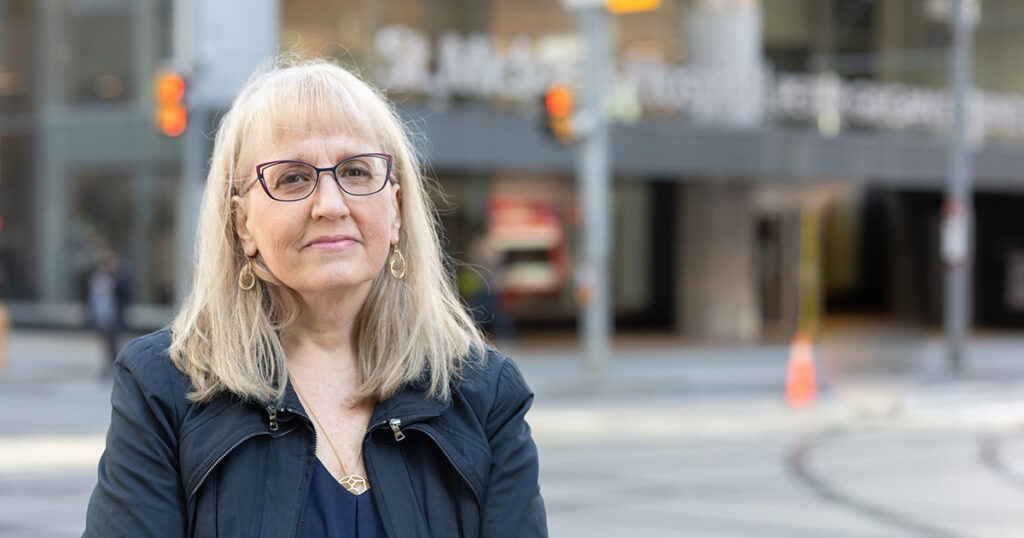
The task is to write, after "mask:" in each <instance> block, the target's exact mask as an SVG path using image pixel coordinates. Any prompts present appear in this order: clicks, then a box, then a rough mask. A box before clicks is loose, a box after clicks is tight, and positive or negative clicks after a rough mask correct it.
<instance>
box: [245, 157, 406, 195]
mask: <svg viewBox="0 0 1024 538" xmlns="http://www.w3.org/2000/svg"><path fill="white" fill-rule="evenodd" d="M334 172H335V174H336V175H337V178H338V183H339V184H340V185H341V188H342V190H344V191H345V192H347V193H349V194H354V195H357V196H359V195H367V194H373V193H375V192H377V191H379V190H380V189H381V188H382V187H383V186H384V182H385V181H387V175H388V161H387V159H385V158H384V157H381V156H375V155H362V156H358V157H353V158H350V159H346V160H344V161H342V162H341V163H339V164H338V165H337V166H336V167H335V169H334ZM317 176H318V173H317V170H316V168H315V167H313V165H311V164H307V163H302V162H295V161H288V162H281V163H276V164H272V165H270V166H267V167H266V168H264V169H263V180H264V182H265V183H266V185H267V190H269V191H270V194H271V196H273V197H274V198H277V199H278V200H300V199H302V198H305V197H307V196H309V195H310V194H312V192H313V189H314V188H316V184H317Z"/></svg>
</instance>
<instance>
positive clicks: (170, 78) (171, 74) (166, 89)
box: [153, 69, 188, 136]
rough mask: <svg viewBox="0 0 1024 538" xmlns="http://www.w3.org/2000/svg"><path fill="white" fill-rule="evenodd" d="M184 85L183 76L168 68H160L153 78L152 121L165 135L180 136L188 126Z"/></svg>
mask: <svg viewBox="0 0 1024 538" xmlns="http://www.w3.org/2000/svg"><path fill="white" fill-rule="evenodd" d="M185 87H186V83H185V77H183V76H181V74H180V73H178V72H176V71H173V70H170V69H161V70H160V71H158V72H157V74H156V76H155V77H154V78H153V92H154V107H155V108H154V111H153V121H154V123H155V124H156V127H157V129H159V130H160V132H161V133H163V134H164V135H166V136H180V135H181V133H184V132H185V128H186V127H187V126H188V109H187V108H186V107H185Z"/></svg>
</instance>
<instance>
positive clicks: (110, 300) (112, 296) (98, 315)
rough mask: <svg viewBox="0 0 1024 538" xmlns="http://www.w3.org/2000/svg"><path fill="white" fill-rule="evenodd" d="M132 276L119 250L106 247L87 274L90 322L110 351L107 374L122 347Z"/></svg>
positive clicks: (106, 364) (104, 366)
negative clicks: (119, 254)
mask: <svg viewBox="0 0 1024 538" xmlns="http://www.w3.org/2000/svg"><path fill="white" fill-rule="evenodd" d="M130 291H131V277H130V275H129V273H128V269H127V266H126V265H125V264H124V263H122V261H121V259H120V257H118V255H117V253H116V252H114V251H113V250H111V249H109V248H104V249H102V250H101V251H100V252H99V254H98V255H97V256H96V262H95V264H94V267H93V268H92V270H91V271H89V273H88V275H87V276H86V305H87V307H88V312H89V323H90V325H91V326H92V328H93V329H94V330H95V331H96V332H97V333H98V334H99V335H100V338H101V339H102V341H103V346H104V349H105V351H106V361H105V362H104V365H103V372H104V375H109V374H110V372H111V371H112V370H113V364H114V359H115V358H117V352H118V351H119V350H120V348H121V342H120V340H121V330H122V328H123V327H124V309H125V307H126V306H127V305H128V299H129V294H130Z"/></svg>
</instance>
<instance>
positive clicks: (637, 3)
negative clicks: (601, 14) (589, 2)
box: [604, 0, 661, 15]
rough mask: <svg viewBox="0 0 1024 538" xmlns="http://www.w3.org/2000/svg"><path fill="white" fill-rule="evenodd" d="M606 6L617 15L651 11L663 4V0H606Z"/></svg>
mask: <svg viewBox="0 0 1024 538" xmlns="http://www.w3.org/2000/svg"><path fill="white" fill-rule="evenodd" d="M604 4H605V7H606V8H608V11H610V12H612V13H615V14H616V15H618V14H622V13H639V12H641V11H651V10H654V9H657V8H658V6H660V5H661V0H605V2H604Z"/></svg>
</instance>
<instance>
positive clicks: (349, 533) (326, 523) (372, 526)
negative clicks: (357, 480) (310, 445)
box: [300, 459, 384, 538]
mask: <svg viewBox="0 0 1024 538" xmlns="http://www.w3.org/2000/svg"><path fill="white" fill-rule="evenodd" d="M300 536H302V537H303V538H384V528H383V527H382V526H381V523H380V516H378V515H377V505H376V504H374V502H373V495H371V494H370V492H369V491H366V492H364V493H363V494H362V495H353V494H352V492H350V491H349V490H347V489H345V487H344V486H342V485H341V484H339V483H338V481H337V480H335V479H334V477H333V476H331V473H330V472H329V471H328V470H327V468H326V467H324V464H323V463H321V462H320V460H319V459H316V464H315V465H314V466H313V482H312V483H311V484H310V485H309V497H308V498H307V499H306V513H305V514H304V516H303V519H302V533H301V534H300Z"/></svg>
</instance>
